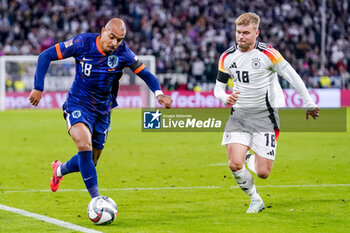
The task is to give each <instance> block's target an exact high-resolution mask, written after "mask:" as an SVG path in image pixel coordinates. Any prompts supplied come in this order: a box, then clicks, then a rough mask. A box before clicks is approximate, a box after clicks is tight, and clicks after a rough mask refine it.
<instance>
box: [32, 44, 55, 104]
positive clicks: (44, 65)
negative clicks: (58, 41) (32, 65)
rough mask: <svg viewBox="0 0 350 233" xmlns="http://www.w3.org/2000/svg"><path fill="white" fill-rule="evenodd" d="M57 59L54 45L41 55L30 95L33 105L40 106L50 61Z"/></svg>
mask: <svg viewBox="0 0 350 233" xmlns="http://www.w3.org/2000/svg"><path fill="white" fill-rule="evenodd" d="M57 59H58V57H57V53H56V48H55V47H54V46H52V47H50V48H48V49H46V50H45V51H44V52H42V53H41V54H40V55H39V57H38V62H37V65H36V71H35V76H34V89H33V90H32V92H31V93H30V96H29V102H30V103H31V104H32V105H34V106H38V104H39V102H40V100H41V97H42V92H43V90H44V79H45V75H46V72H47V70H48V68H49V66H50V62H51V61H53V60H57Z"/></svg>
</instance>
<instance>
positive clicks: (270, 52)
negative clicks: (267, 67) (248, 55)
mask: <svg viewBox="0 0 350 233" xmlns="http://www.w3.org/2000/svg"><path fill="white" fill-rule="evenodd" d="M261 51H262V53H264V54H265V55H266V56H267V57H268V58H269V60H270V61H271V63H272V65H273V66H275V65H277V64H278V63H280V62H282V61H284V58H283V56H282V55H281V53H280V52H278V51H277V50H276V49H274V48H273V47H272V46H271V45H267V46H266V47H265V48H263V49H262V50H261Z"/></svg>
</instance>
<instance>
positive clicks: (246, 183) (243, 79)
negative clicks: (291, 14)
mask: <svg viewBox="0 0 350 233" xmlns="http://www.w3.org/2000/svg"><path fill="white" fill-rule="evenodd" d="M235 24H236V44H235V45H234V46H233V47H231V48H229V49H228V50H226V51H225V52H224V53H223V54H222V55H221V57H220V60H219V71H218V77H217V80H216V85H215V88H214V95H215V96H216V98H218V99H219V100H220V101H222V102H223V103H225V104H227V105H231V104H232V105H233V106H232V109H231V115H230V118H229V120H228V121H227V123H226V126H225V132H224V136H223V140H222V145H226V148H227V158H228V163H229V167H230V169H231V171H232V175H233V177H234V178H235V180H236V182H237V184H238V186H239V187H240V188H241V189H242V190H243V191H244V192H245V193H246V194H247V195H248V196H249V197H250V199H251V203H250V205H249V208H248V210H247V213H258V212H260V211H261V210H262V209H264V202H263V200H262V199H261V197H260V195H259V194H258V192H257V190H256V187H255V184H254V179H253V177H252V175H251V173H250V172H249V171H248V170H247V169H246V167H245V163H246V164H247V167H248V168H249V170H251V171H252V172H254V173H255V174H256V175H257V176H258V177H260V178H262V179H266V178H267V177H268V176H269V174H270V171H271V169H272V164H273V161H274V159H275V156H276V147H277V139H278V135H279V118H278V108H280V107H283V106H284V103H285V100H284V95H283V92H282V89H281V86H280V85H279V82H278V76H277V74H278V75H280V76H281V77H283V78H284V79H286V80H287V81H288V82H289V83H290V84H291V85H292V86H293V87H294V88H295V89H296V90H297V92H298V93H299V94H300V96H301V97H302V99H303V101H304V106H305V108H306V119H308V116H309V115H310V116H312V117H313V118H314V119H316V117H318V116H319V111H320V109H319V107H318V106H317V105H316V104H315V103H314V101H313V100H312V99H311V97H310V95H309V93H308V91H307V89H306V87H305V85H304V83H303V81H302V80H301V78H300V76H299V75H298V74H297V73H296V71H295V70H294V69H293V68H292V67H291V65H290V64H289V63H288V62H287V61H286V60H284V58H283V57H282V55H281V54H280V53H279V52H278V51H277V50H276V49H274V48H272V47H271V46H270V45H268V44H266V43H262V42H259V41H257V37H258V36H259V29H258V28H259V24H260V17H259V16H258V15H257V14H255V13H250V12H249V13H244V14H242V15H240V16H239V17H238V18H237V20H236V21H235ZM230 77H231V78H232V79H233V82H234V88H233V92H232V94H230V95H228V94H226V92H225V89H226V84H227V81H228V79H229V78H230ZM249 148H250V149H252V150H253V151H254V153H255V156H254V155H250V154H247V152H248V151H249Z"/></svg>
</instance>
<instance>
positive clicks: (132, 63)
mask: <svg viewBox="0 0 350 233" xmlns="http://www.w3.org/2000/svg"><path fill="white" fill-rule="evenodd" d="M125 60H126V61H125V66H127V67H129V68H130V69H131V71H132V72H134V73H135V74H138V73H140V72H141V71H142V70H143V69H145V67H146V66H145V65H144V64H143V63H142V62H141V61H140V60H139V58H138V57H137V56H136V55H135V53H134V52H133V51H131V49H129V47H128V46H127V45H125Z"/></svg>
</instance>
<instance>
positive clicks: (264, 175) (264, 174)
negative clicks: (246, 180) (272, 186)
mask: <svg viewBox="0 0 350 233" xmlns="http://www.w3.org/2000/svg"><path fill="white" fill-rule="evenodd" d="M256 175H257V176H258V177H259V178H261V179H266V178H268V177H269V175H270V171H268V170H264V171H257V173H256Z"/></svg>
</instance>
